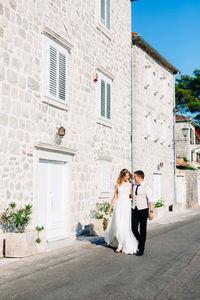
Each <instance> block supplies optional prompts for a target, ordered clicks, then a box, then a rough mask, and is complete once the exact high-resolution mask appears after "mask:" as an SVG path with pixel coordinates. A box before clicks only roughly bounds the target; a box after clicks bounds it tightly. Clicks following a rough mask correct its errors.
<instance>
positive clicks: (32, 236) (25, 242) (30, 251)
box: [5, 230, 47, 257]
mask: <svg viewBox="0 0 200 300" xmlns="http://www.w3.org/2000/svg"><path fill="white" fill-rule="evenodd" d="M37 238H38V232H37V231H36V230H32V231H27V232H25V233H13V232H9V233H6V234H5V257H26V256H31V255H35V254H39V253H42V252H45V251H46V247H47V242H46V232H45V230H43V231H41V232H40V233H39V238H40V239H41V242H40V243H37V242H36V239H37Z"/></svg>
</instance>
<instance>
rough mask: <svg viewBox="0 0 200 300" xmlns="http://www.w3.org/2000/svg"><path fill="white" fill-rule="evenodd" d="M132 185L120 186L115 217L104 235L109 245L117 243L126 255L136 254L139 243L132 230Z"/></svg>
mask: <svg viewBox="0 0 200 300" xmlns="http://www.w3.org/2000/svg"><path fill="white" fill-rule="evenodd" d="M130 191H131V184H130V183H128V182H124V183H122V184H121V185H118V198H117V199H116V201H115V205H114V209H113V215H112V217H111V219H110V221H109V223H108V227H107V230H106V231H105V233H104V239H105V241H106V243H107V244H109V245H110V244H112V243H113V242H114V241H117V243H118V248H119V249H120V250H122V251H124V252H125V253H126V254H133V253H136V251H137V249H138V241H137V239H136V238H135V236H134V235H133V232H132V230H131V199H130V198H129V194H130Z"/></svg>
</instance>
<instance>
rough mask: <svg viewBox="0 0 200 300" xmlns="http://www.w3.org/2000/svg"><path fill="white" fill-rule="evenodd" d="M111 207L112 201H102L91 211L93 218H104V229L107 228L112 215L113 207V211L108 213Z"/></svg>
mask: <svg viewBox="0 0 200 300" xmlns="http://www.w3.org/2000/svg"><path fill="white" fill-rule="evenodd" d="M109 207H110V203H108V202H102V203H99V202H97V203H96V207H95V209H93V210H92V211H91V216H92V218H95V219H103V229H104V230H106V229H107V226H108V221H109V219H110V217H111V215H112V212H113V209H112V210H111V213H108V209H109Z"/></svg>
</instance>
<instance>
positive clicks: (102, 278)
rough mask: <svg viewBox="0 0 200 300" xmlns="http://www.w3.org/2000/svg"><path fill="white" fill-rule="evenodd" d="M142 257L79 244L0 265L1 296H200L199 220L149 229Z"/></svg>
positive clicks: (189, 299) (144, 299)
mask: <svg viewBox="0 0 200 300" xmlns="http://www.w3.org/2000/svg"><path fill="white" fill-rule="evenodd" d="M146 248H147V249H146V253H145V256H143V257H136V256H132V255H123V254H116V253H115V252H114V251H113V249H111V248H107V247H105V246H104V245H94V244H88V243H84V242H83V243H82V244H81V246H80V245H79V246H78V247H77V248H76V247H73V246H72V247H69V248H65V249H61V250H58V251H55V252H52V253H51V254H48V255H42V256H40V257H33V258H31V259H30V258H29V259H26V260H25V261H23V262H17V263H16V264H13V265H12V267H11V266H10V264H8V265H5V266H3V268H0V299H1V300H2V299H6V300H9V299H20V300H21V299H27V300H28V299H29V300H32V299H42V300H43V299H44V300H46V299H68V300H74V299H80V300H82V299H83V300H86V299H87V300H90V299H92V300H93V299H95V300H96V299H97V300H98V299H106V300H107V299H108V300H110V299H115V300H118V299H120V300H121V299H123V300H126V299H131V300H134V299H135V300H150V299H156V300H166V299H170V300H172V299H180V300H199V299H200V250H199V249H200V219H199V217H194V218H193V219H191V220H187V221H184V222H181V223H175V224H173V225H169V226H164V227H163V228H159V229H158V230H154V231H152V232H150V233H149V235H148V240H147V247H146Z"/></svg>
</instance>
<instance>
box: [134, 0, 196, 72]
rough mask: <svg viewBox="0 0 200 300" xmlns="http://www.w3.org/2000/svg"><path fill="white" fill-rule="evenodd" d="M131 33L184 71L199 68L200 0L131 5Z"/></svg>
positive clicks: (148, 1) (149, 1)
mask: <svg viewBox="0 0 200 300" xmlns="http://www.w3.org/2000/svg"><path fill="white" fill-rule="evenodd" d="M132 31H133V32H136V33H139V34H140V35H141V36H142V37H143V39H145V40H146V41H147V42H148V43H150V45H151V46H153V47H154V48H155V49H156V50H158V51H159V52H160V54H162V55H163V56H164V57H165V58H166V59H167V60H168V61H170V62H171V63H172V64H173V65H175V67H176V68H178V69H179V70H180V71H181V74H188V75H192V73H193V71H194V70H195V69H196V68H199V69H200V0H138V1H134V2H132Z"/></svg>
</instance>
